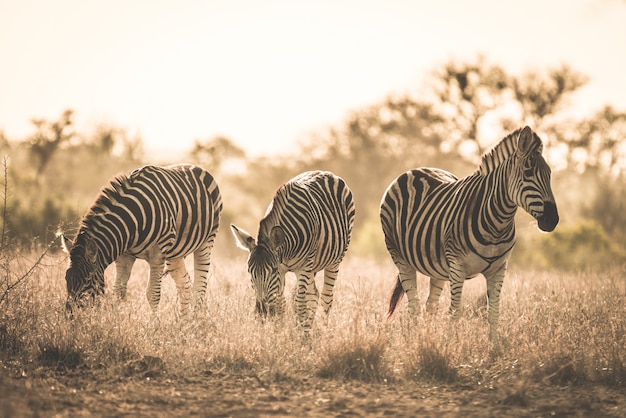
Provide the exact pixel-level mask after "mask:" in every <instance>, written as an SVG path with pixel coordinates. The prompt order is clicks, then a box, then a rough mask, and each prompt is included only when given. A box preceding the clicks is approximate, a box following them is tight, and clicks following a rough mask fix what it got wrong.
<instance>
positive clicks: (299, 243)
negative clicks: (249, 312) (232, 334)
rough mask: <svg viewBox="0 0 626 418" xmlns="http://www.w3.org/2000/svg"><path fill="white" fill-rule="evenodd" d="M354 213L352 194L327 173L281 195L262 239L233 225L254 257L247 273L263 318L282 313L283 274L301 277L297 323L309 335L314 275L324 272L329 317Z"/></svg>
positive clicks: (299, 179)
mask: <svg viewBox="0 0 626 418" xmlns="http://www.w3.org/2000/svg"><path fill="white" fill-rule="evenodd" d="M354 214H355V207H354V200H353V198H352V191H351V190H350V189H349V188H348V185H347V184H346V183H345V181H344V180H343V179H341V178H340V177H338V176H336V175H335V174H333V173H331V172H327V171H308V172H304V173H302V174H300V175H298V176H296V177H294V178H293V179H291V180H290V181H288V182H287V183H285V184H284V185H282V186H281V187H280V188H279V189H278V190H277V192H276V194H275V196H274V198H273V200H272V202H271V203H270V204H269V207H268V208H267V211H266V213H265V216H264V218H263V219H262V220H261V221H260V224H259V230H258V238H255V237H253V236H252V235H250V234H249V233H248V232H246V231H244V230H243V229H241V228H238V227H237V226H235V225H231V230H232V233H233V235H234V236H235V239H236V243H237V245H238V246H239V247H240V248H242V249H244V250H247V251H249V252H250V254H249V257H248V262H247V264H248V272H249V273H250V275H251V279H252V287H253V289H254V291H255V295H256V312H257V314H258V315H259V316H260V317H262V318H265V317H267V316H268V314H269V315H271V316H274V315H280V314H282V313H283V312H284V310H285V297H284V288H285V274H286V273H287V272H293V273H295V274H296V276H297V283H296V294H295V301H294V302H295V311H296V317H297V324H298V325H299V326H301V327H302V328H303V329H304V332H305V333H308V332H309V330H310V329H311V326H312V323H313V320H314V317H315V313H316V310H317V306H318V299H319V293H318V290H317V287H316V286H315V274H316V273H317V272H318V271H321V270H324V287H323V290H322V295H321V305H322V308H323V310H324V312H325V314H326V315H328V314H329V312H330V309H331V307H332V303H333V289H334V285H335V280H336V279H337V275H338V272H339V264H340V263H341V261H342V259H343V257H344V255H345V252H346V250H347V249H348V246H349V244H350V238H351V235H352V226H353V224H354Z"/></svg>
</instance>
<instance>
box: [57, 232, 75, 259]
mask: <svg viewBox="0 0 626 418" xmlns="http://www.w3.org/2000/svg"><path fill="white" fill-rule="evenodd" d="M59 235H61V248H63V251H65V252H66V253H68V254H69V253H70V252H71V251H72V247H73V246H74V243H73V242H72V240H71V239H69V238H67V237H66V236H65V235H63V234H62V233H61V234H59Z"/></svg>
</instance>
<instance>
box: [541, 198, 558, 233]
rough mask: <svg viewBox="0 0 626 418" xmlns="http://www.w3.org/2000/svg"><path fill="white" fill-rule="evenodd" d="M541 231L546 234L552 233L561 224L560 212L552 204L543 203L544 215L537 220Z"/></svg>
mask: <svg viewBox="0 0 626 418" xmlns="http://www.w3.org/2000/svg"><path fill="white" fill-rule="evenodd" d="M537 223H538V225H539V229H541V230H542V231H545V232H552V231H554V228H556V226H557V225H558V223H559V212H558V211H557V209H556V205H555V204H554V203H552V202H544V203H543V214H542V215H541V216H540V217H538V218H537Z"/></svg>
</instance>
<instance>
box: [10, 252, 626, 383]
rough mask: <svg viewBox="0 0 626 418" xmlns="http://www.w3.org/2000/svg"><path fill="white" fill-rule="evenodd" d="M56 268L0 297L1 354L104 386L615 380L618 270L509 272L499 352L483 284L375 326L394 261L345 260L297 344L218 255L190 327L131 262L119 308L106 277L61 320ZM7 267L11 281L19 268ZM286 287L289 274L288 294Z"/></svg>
mask: <svg viewBox="0 0 626 418" xmlns="http://www.w3.org/2000/svg"><path fill="white" fill-rule="evenodd" d="M31 259H32V261H33V262H36V259H37V257H36V256H33V257H31ZM66 262H67V260H66V258H65V256H62V255H56V256H46V257H45V258H44V259H43V260H42V261H41V262H40V264H39V265H38V267H37V269H36V270H35V271H34V273H33V274H32V275H31V276H30V277H29V278H28V279H27V280H24V281H23V282H22V283H20V284H19V285H18V286H15V287H14V288H13V289H11V292H10V293H9V294H8V295H7V297H5V299H4V300H3V301H2V302H1V304H0V359H4V360H11V361H18V362H23V363H24V364H27V363H28V364H31V365H34V366H35V367H41V368H44V369H54V370H60V371H72V370H88V371H92V372H94V373H102V374H103V376H105V377H111V378H117V377H120V376H136V375H139V376H145V377H152V376H159V375H162V374H168V375H179V376H187V375H196V374H201V375H202V374H204V375H206V374H212V373H226V374H229V373H238V374H245V375H250V376H253V377H255V378H256V379H258V380H259V381H260V382H265V383H267V382H277V381H299V380H302V379H308V378H325V379H342V380H343V379H357V380H363V381H387V382H390V383H393V382H397V381H407V380H416V381H434V382H438V383H455V382H458V383H464V384H465V383H471V384H474V385H485V386H489V385H494V384H498V383H502V382H544V383H547V384H578V383H585V382H596V383H600V384H604V385H608V386H624V385H625V384H626V352H625V351H624V347H626V325H625V323H626V306H625V303H624V302H625V301H626V274H625V272H624V271H613V272H609V273H602V274H600V273H584V274H583V273H579V274H563V273H556V272H552V273H549V272H523V271H512V272H510V273H509V274H508V277H507V278H506V280H505V284H504V289H503V294H502V300H501V320H500V334H501V345H500V347H499V349H494V348H493V347H491V346H490V343H489V341H488V335H487V334H488V327H487V321H486V308H485V301H484V294H485V284H484V279H482V278H481V277H479V278H476V279H473V280H471V281H468V282H466V285H465V288H464V293H463V306H464V313H463V315H462V317H461V319H460V320H458V321H457V322H451V320H450V319H449V318H448V317H447V315H446V314H445V312H446V309H447V306H448V303H449V297H448V296H447V292H444V295H446V296H445V297H443V298H442V300H441V302H440V312H439V313H438V314H436V315H434V316H427V315H426V314H423V316H420V317H419V318H412V317H410V316H409V315H408V312H407V308H406V302H405V300H403V301H402V304H401V306H400V308H399V309H398V310H397V312H396V314H395V315H394V317H393V318H392V319H391V320H390V321H387V320H386V318H385V312H386V308H387V301H388V297H389V293H390V291H391V288H392V286H393V284H394V280H395V274H396V272H395V268H394V266H393V264H392V263H391V262H374V261H369V260H363V259H357V258H350V257H348V258H347V259H346V260H345V261H344V264H343V265H342V268H341V270H340V276H339V280H338V282H337V286H336V290H335V303H334V307H333V310H332V311H331V314H330V316H329V317H328V318H325V317H324V315H323V313H322V312H321V311H319V312H318V315H317V318H316V321H315V326H314V330H313V332H312V333H311V335H310V337H308V338H307V337H305V336H304V335H302V333H301V332H300V331H299V330H298V329H297V328H296V327H295V322H296V321H295V317H294V314H293V312H292V309H288V312H287V313H286V315H285V317H284V318H282V319H279V320H276V321H266V322H261V321H259V320H258V319H257V318H256V317H255V314H254V312H253V300H252V297H253V296H252V291H251V289H250V287H249V279H248V276H247V273H246V269H245V259H244V258H236V259H225V258H219V257H216V259H215V260H214V266H215V267H214V279H213V280H212V281H211V282H210V288H209V292H208V301H207V304H206V307H205V308H204V309H203V310H201V311H200V312H196V313H194V314H193V315H192V317H191V318H189V320H183V319H181V318H179V317H178V314H177V310H176V306H177V301H176V290H175V287H174V285H173V283H172V280H171V279H170V278H166V279H164V290H163V298H162V300H161V304H160V306H159V310H158V313H157V315H154V314H153V313H152V312H151V311H150V309H149V308H148V304H147V302H146V299H145V294H144V289H145V286H146V281H147V277H148V268H147V264H145V263H143V262H140V261H138V262H137V265H136V266H135V270H134V272H133V276H132V277H131V280H130V282H129V289H128V295H127V299H126V300H125V301H118V300H116V299H115V298H114V297H113V296H111V293H112V292H111V289H112V280H113V277H112V275H113V272H112V269H108V270H107V274H106V279H107V295H106V296H105V297H104V298H102V299H101V300H100V302H99V303H98V304H97V305H96V306H94V307H93V308H88V309H85V310H83V311H81V312H79V313H78V314H77V315H76V316H75V317H74V319H73V320H69V319H68V318H66V315H65V312H64V302H65V281H64V271H65V267H66ZM13 268H14V269H17V270H18V271H16V272H15V273H16V274H17V275H18V276H19V273H20V271H19V270H20V269H27V268H29V266H28V264H27V263H26V264H24V263H22V264H21V265H15V266H13ZM189 268H191V264H190V265H189ZM320 280H321V277H318V283H320ZM294 284H295V279H294V277H292V276H289V277H288V280H287V289H288V293H289V292H290V291H291V289H292V288H293V286H294ZM418 284H419V288H420V293H421V298H422V300H423V301H424V300H425V297H426V292H427V279H426V278H424V277H420V278H419V280H418ZM289 298H290V296H289V294H288V299H289Z"/></svg>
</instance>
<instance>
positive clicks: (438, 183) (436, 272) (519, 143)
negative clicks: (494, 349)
mask: <svg viewBox="0 0 626 418" xmlns="http://www.w3.org/2000/svg"><path fill="white" fill-rule="evenodd" d="M542 149H543V145H542V143H541V139H540V138H539V137H538V136H537V135H536V134H535V133H534V132H533V131H532V130H531V129H530V128H529V127H525V128H524V129H518V130H516V131H515V132H513V133H511V134H510V135H508V136H507V137H506V138H504V139H503V140H502V141H501V142H500V143H499V144H497V145H496V146H495V147H494V148H493V149H492V150H491V151H490V152H488V153H487V154H485V155H484V156H483V157H482V162H481V164H480V166H479V168H478V170H477V171H476V172H474V173H473V174H471V175H469V176H467V177H465V178H463V179H460V180H459V179H457V178H456V177H455V176H454V175H452V174H450V173H448V172H446V171H443V170H439V169H436V168H418V169H415V170H411V171H408V172H406V173H404V174H401V175H400V176H399V177H398V178H397V179H396V180H394V181H393V182H392V183H391V185H390V186H389V187H388V188H387V191H386V192H385V195H384V196H383V199H382V202H381V206H380V219H381V223H382V228H383V233H384V235H385V244H386V245H387V250H388V251H389V254H390V255H391V258H392V259H393V261H394V263H395V264H396V266H397V267H398V271H399V274H398V278H397V282H396V287H395V289H394V291H393V294H392V297H391V300H390V303H389V312H388V315H389V316H391V315H392V314H393V311H394V310H395V308H396V305H397V303H398V301H399V300H400V298H401V297H402V291H403V290H404V292H406V294H407V298H408V302H409V310H410V311H411V313H413V314H417V313H418V312H419V306H418V297H417V282H416V277H415V272H416V270H417V271H419V272H420V273H422V274H424V275H426V276H429V277H430V293H429V295H428V300H427V303H426V305H427V310H428V311H431V312H432V311H433V310H435V309H436V304H437V301H438V300H439V296H440V294H441V290H442V288H443V286H444V282H445V281H446V280H448V281H450V291H451V305H450V313H452V314H453V317H458V315H459V314H460V312H459V309H460V307H461V291H462V289H463V282H464V280H465V279H469V278H472V277H474V276H476V275H477V274H479V273H482V274H483V275H484V276H485V278H486V280H487V298H488V302H489V314H488V320H489V338H490V339H491V341H492V342H494V343H496V342H497V341H498V317H499V301H500V290H501V288H502V282H503V280H504V274H505V271H506V267H507V262H508V260H509V257H510V256H511V250H512V249H513V246H514V244H515V221H514V217H515V212H516V210H517V207H518V206H520V207H522V208H523V209H524V210H526V212H528V213H529V214H530V215H532V216H533V217H534V218H535V219H536V220H537V222H538V224H539V228H540V229H541V230H543V231H552V230H553V229H554V228H555V227H556V225H557V223H558V222H559V215H558V213H557V209H556V203H555V200H554V196H553V195H552V190H551V188H550V167H549V166H548V164H547V163H546V161H545V160H544V159H543V157H542V156H541V151H542Z"/></svg>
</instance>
